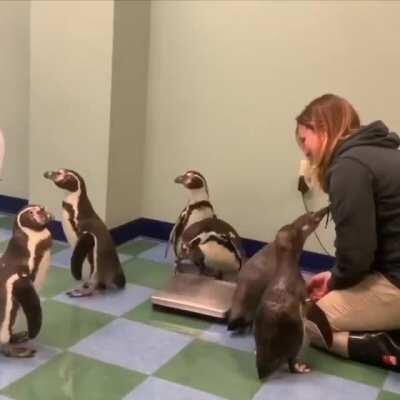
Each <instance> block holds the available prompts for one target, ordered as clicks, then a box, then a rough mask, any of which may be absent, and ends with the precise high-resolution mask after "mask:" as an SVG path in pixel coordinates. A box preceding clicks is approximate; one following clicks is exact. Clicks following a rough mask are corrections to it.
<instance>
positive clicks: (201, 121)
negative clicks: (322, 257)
mask: <svg viewBox="0 0 400 400" xmlns="http://www.w3.org/2000/svg"><path fill="white" fill-rule="evenodd" d="M399 18H400V3H399V2H391V1H388V2H360V1H354V2H351V1H347V2H342V1H337V2H315V1H314V2H311V1H293V2H290V1H283V2H278V1H231V2H229V1H212V2H211V1H155V2H152V6H151V30H150V37H151V40H150V55H149V60H150V61H149V63H150V64H149V91H148V114H147V134H146V155H145V168H144V182H145V184H144V191H143V199H142V211H143V215H144V216H146V217H152V218H157V219H161V220H169V221H173V220H175V218H176V216H177V213H178V212H179V210H180V209H181V208H182V206H183V205H184V203H185V195H184V193H183V191H182V190H181V189H180V188H179V187H177V186H176V185H174V183H173V182H172V180H173V178H174V177H175V176H176V175H177V174H179V173H181V172H183V171H184V170H186V169H188V168H195V169H198V170H200V171H201V172H203V173H204V174H205V175H206V177H207V178H208V181H209V186H210V191H211V197H212V201H213V203H214V205H215V207H216V211H217V213H218V214H219V215H220V216H221V217H223V218H225V219H226V220H228V221H230V222H231V223H232V224H233V225H234V226H235V227H237V229H238V230H239V232H240V233H241V234H242V235H243V236H245V237H251V238H256V239H260V240H266V241H269V240H271V239H272V238H273V236H274V233H275V231H276V229H277V228H279V227H280V226H281V225H282V224H284V223H286V222H287V221H290V220H291V219H292V218H293V217H295V216H297V215H298V214H299V213H301V212H302V210H303V206H302V203H301V200H300V197H299V194H298V193H297V192H296V183H297V172H298V161H299V159H300V153H299V151H298V149H297V148H296V144H295V141H294V137H293V132H294V127H295V124H294V118H295V116H296V115H297V114H298V113H299V112H300V111H301V110H302V108H303V107H304V106H305V104H306V103H307V102H308V101H310V100H311V99H313V98H314V97H316V96H318V95H320V94H323V93H326V92H333V93H337V94H340V95H343V96H345V97H347V98H348V99H349V100H350V101H352V102H353V104H354V105H355V107H356V108H357V109H358V110H359V111H360V114H361V117H362V119H363V121H364V122H366V123H367V122H369V121H371V120H374V119H378V118H379V119H383V120H384V121H385V122H386V123H387V124H388V125H389V126H391V127H392V128H393V129H395V130H397V131H398V132H399V133H400V113H399V104H400V91H399V90H398V85H397V81H398V74H399V71H400V54H399V51H398V42H399V37H400V25H399V23H398V20H399ZM325 234H326V233H325V232H323V235H325ZM332 238H333V234H328V239H327V240H328V241H329V240H330V241H332ZM307 248H311V249H315V250H317V251H320V248H319V247H318V246H317V245H316V243H315V241H313V240H311V241H310V242H309V244H308V247H307Z"/></svg>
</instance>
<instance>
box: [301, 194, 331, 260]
mask: <svg viewBox="0 0 400 400" xmlns="http://www.w3.org/2000/svg"><path fill="white" fill-rule="evenodd" d="M301 199H302V200H303V205H304V209H305V210H306V212H310V209H309V208H308V206H307V203H306V199H305V193H301ZM328 220H329V213H328V215H327V218H326V224H325V229H326V227H327V226H328ZM314 236H315V238H316V239H317V241H318V243H319V245H320V246H321V247H322V249H323V250H324V252H325V253H326V255H328V256H331V257H332V254H330V253H329V251H328V250H327V249H326V247H325V246H324V245H323V244H322V241H321V239H320V237H319V235H318V233H317V231H314Z"/></svg>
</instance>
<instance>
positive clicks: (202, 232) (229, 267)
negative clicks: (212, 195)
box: [181, 216, 245, 279]
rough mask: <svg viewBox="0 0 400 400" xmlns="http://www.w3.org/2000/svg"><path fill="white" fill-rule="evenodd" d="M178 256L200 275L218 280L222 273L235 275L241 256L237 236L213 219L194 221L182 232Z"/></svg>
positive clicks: (241, 249)
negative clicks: (198, 271)
mask: <svg viewBox="0 0 400 400" xmlns="http://www.w3.org/2000/svg"><path fill="white" fill-rule="evenodd" d="M181 253H182V257H183V258H185V259H189V260H190V261H192V262H193V263H194V264H195V265H196V266H197V267H198V268H199V270H200V273H202V274H205V275H214V276H215V277H217V278H219V279H222V278H223V276H224V274H225V273H232V272H233V273H236V274H237V272H238V271H239V270H240V269H241V267H242V261H243V259H244V257H245V255H244V251H243V248H242V245H241V239H240V236H239V234H238V233H237V232H236V230H235V229H234V228H233V227H232V226H231V225H230V224H228V223H227V222H225V221H223V220H222V219H219V218H217V217H216V216H214V217H211V218H206V219H203V220H201V221H198V222H195V223H193V224H191V225H190V226H189V227H188V228H186V229H185V230H184V232H183V234H182V239H181Z"/></svg>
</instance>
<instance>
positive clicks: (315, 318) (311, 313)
mask: <svg viewBox="0 0 400 400" xmlns="http://www.w3.org/2000/svg"><path fill="white" fill-rule="evenodd" d="M305 317H306V319H308V320H309V321H311V322H313V323H314V324H315V325H317V327H318V329H319V331H320V332H321V335H322V336H323V338H324V340H325V343H326V345H327V346H328V347H331V346H332V342H333V334H332V328H331V325H330V323H329V321H328V318H327V317H326V314H325V313H324V312H323V310H322V309H321V308H320V307H318V306H317V304H316V303H315V302H314V301H312V300H308V301H306V306H305Z"/></svg>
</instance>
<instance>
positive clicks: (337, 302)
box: [308, 272, 400, 357]
mask: <svg viewBox="0 0 400 400" xmlns="http://www.w3.org/2000/svg"><path fill="white" fill-rule="evenodd" d="M317 304H318V306H319V307H320V308H321V309H322V310H323V311H324V312H325V314H326V316H327V318H328V320H329V322H330V324H331V327H332V330H333V331H334V334H333V346H332V348H331V349H330V351H332V352H334V353H337V354H340V355H342V356H344V357H347V341H348V336H349V332H350V331H385V330H393V329H400V289H399V288H397V287H396V286H394V285H393V284H392V283H390V282H389V281H388V280H387V279H386V278H385V277H384V276H383V275H382V274H381V273H379V272H376V273H373V274H370V275H369V276H367V277H366V278H364V279H363V280H362V281H361V282H360V283H358V284H357V285H355V286H352V287H350V288H348V289H343V290H333V291H332V292H329V293H328V294H327V295H326V296H324V297H323V298H322V299H321V300H320V301H319V302H318V303H317ZM308 331H309V335H310V339H311V341H312V343H313V344H315V345H317V346H320V347H325V346H322V344H321V339H320V337H318V335H317V334H316V332H315V330H314V329H310V330H308Z"/></svg>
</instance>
